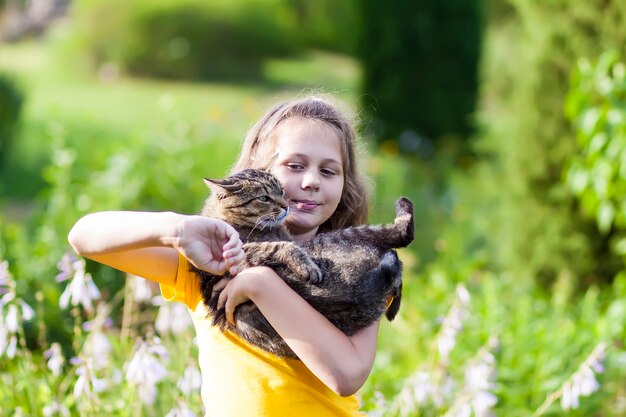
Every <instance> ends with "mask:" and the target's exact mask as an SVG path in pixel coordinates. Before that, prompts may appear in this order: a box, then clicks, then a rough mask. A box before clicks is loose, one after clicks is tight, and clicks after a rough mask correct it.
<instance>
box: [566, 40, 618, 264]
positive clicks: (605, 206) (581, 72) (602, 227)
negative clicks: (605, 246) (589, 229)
mask: <svg viewBox="0 0 626 417" xmlns="http://www.w3.org/2000/svg"><path fill="white" fill-rule="evenodd" d="M623 58H624V57H623V56H622V57H620V55H619V53H618V52H617V51H615V50H611V51H607V52H605V53H604V54H602V55H601V57H600V59H599V60H598V62H597V64H594V65H591V63H590V62H589V61H588V60H584V59H583V60H580V61H579V63H578V66H577V69H576V71H574V73H573V74H572V83H571V90H570V92H569V94H568V96H567V101H566V106H565V110H566V115H567V117H568V119H569V120H571V121H572V122H573V123H574V124H575V126H576V137H577V144H578V149H579V151H578V152H576V153H575V154H573V155H572V156H571V157H570V160H569V164H568V168H567V174H566V182H567V184H568V185H569V186H570V188H571V189H572V190H573V191H574V193H575V194H576V195H577V196H578V198H579V199H580V204H581V207H582V209H583V211H584V212H585V213H586V214H587V215H589V216H590V217H591V218H593V219H595V221H596V224H597V226H598V229H599V231H600V233H602V234H603V235H604V236H605V237H606V239H608V241H609V243H610V246H611V248H612V249H613V251H614V252H615V253H616V254H617V255H620V256H624V255H626V201H624V195H625V194H626V66H625V65H624V62H620V59H622V60H623ZM625 259H626V258H625Z"/></svg>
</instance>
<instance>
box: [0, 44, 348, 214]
mask: <svg viewBox="0 0 626 417" xmlns="http://www.w3.org/2000/svg"><path fill="white" fill-rule="evenodd" d="M57 51H59V48H55V47H50V45H47V44H46V43H41V42H30V43H22V44H16V45H2V46H0V57H2V59H1V60H0V72H3V73H7V74H9V75H11V76H13V77H14V78H15V79H16V80H17V81H18V84H19V85H20V86H21V87H22V88H23V90H24V92H25V94H26V101H25V105H24V109H23V114H22V122H21V130H20V134H19V136H18V138H17V140H16V142H17V143H16V145H15V146H14V148H13V151H12V152H11V154H10V155H9V162H8V163H7V166H6V167H5V168H4V170H3V171H2V172H1V173H0V178H1V179H2V181H0V184H1V185H0V200H8V201H9V204H11V201H13V203H14V200H20V201H24V200H31V199H33V198H35V197H36V196H37V195H38V193H40V192H41V191H42V190H43V188H44V187H45V181H44V179H43V178H42V173H41V171H42V168H43V167H44V166H45V165H47V164H48V162H49V158H50V149H51V148H50V146H51V144H50V141H51V137H52V136H53V134H51V132H53V131H54V130H55V129H56V127H58V126H62V127H63V130H64V132H65V136H66V138H67V140H68V142H69V143H70V144H71V145H72V146H76V147H85V146H88V147H101V146H105V145H109V146H110V145H111V142H116V141H125V140H127V138H128V136H129V135H131V136H132V135H142V134H145V132H154V131H158V130H159V129H160V128H161V127H162V125H163V120H162V119H163V116H164V113H169V114H175V115H177V117H178V118H179V119H180V120H182V121H184V123H185V124H186V128H187V129H188V130H189V134H190V135H192V137H193V138H198V139H201V140H206V139H209V138H220V140H233V141H237V142H239V141H240V140H241V139H242V138H243V136H244V135H245V132H246V131H247V129H248V128H249V127H250V126H251V125H252V124H253V123H254V121H255V120H256V119H258V117H259V116H260V115H261V114H262V113H263V112H264V111H265V110H266V108H267V107H268V105H270V104H271V103H273V102H276V101H278V100H280V99H281V98H283V97H292V96H294V95H298V94H302V93H303V92H307V91H319V92H333V93H335V94H336V95H337V96H339V97H340V98H342V99H344V100H346V101H348V102H349V103H353V102H354V100H355V96H356V93H355V90H354V89H355V88H356V86H357V85H358V77H359V66H358V64H357V63H356V62H355V61H354V60H352V59H351V58H348V57H344V56H338V55H334V54H327V53H322V52H312V53H309V54H306V55H305V57H304V58H302V59H299V60H273V61H269V62H268V63H267V65H266V70H265V74H266V78H267V82H265V83H261V84H250V83H247V84H241V85H240V84H229V83H217V82H216V83H188V82H175V81H165V80H150V79H136V78H130V77H127V76H124V75H123V74H122V75H119V76H118V77H116V78H115V79H113V80H110V79H109V80H107V81H103V80H101V79H100V78H99V77H98V75H97V74H92V73H89V72H88V71H86V70H85V66H84V65H81V64H80V63H72V64H70V65H68V62H65V61H64V55H63V54H62V53H60V52H57ZM103 141H106V142H107V143H106V144H105V143H103ZM155 145H156V144H155Z"/></svg>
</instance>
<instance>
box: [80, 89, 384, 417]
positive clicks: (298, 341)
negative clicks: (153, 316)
mask: <svg viewBox="0 0 626 417" xmlns="http://www.w3.org/2000/svg"><path fill="white" fill-rule="evenodd" d="M245 168H260V169H267V170H269V171H270V172H272V173H273V174H274V175H275V176H276V177H277V178H278V179H279V180H280V181H281V183H282V184H283V186H284V189H285V194H286V196H287V198H288V199H289V201H290V212H289V216H288V217H287V219H286V224H287V227H288V228H289V230H290V231H291V233H292V234H293V236H294V239H295V240H296V241H306V240H308V239H311V238H313V237H314V236H315V234H316V233H318V232H320V231H324V230H333V229H336V228H340V227H347V226H354V225H358V224H362V223H365V221H366V217H367V201H366V192H365V191H366V190H365V187H364V184H363V181H362V179H361V178H360V176H359V174H358V172H357V167H356V158H355V133H354V129H353V127H352V126H351V124H350V123H349V121H348V119H347V118H346V117H345V116H344V115H342V114H341V113H340V112H339V111H338V110H337V108H336V107H335V106H334V105H332V104H331V103H330V102H329V101H327V100H325V99H323V98H320V97H308V98H305V99H302V100H296V101H291V102H287V103H283V104H281V105H278V106H276V107H274V108H273V109H271V110H270V111H269V112H268V113H267V114H266V115H265V116H264V117H262V118H261V120H260V121H259V122H257V124H256V125H255V126H253V127H252V129H251V130H250V131H249V132H248V135H247V137H246V139H245V141H244V144H243V148H242V151H241V154H240V156H239V159H238V161H237V162H236V163H235V165H234V167H233V168H232V172H237V171H240V170H242V169H245ZM69 241H70V243H71V245H72V247H73V248H74V250H76V252H77V253H78V254H80V255H82V256H85V257H88V258H90V259H93V260H96V261H98V262H102V263H104V264H107V265H110V266H112V267H115V268H117V269H120V270H122V271H126V272H129V273H132V274H135V275H139V276H142V277H145V278H147V279H150V280H154V281H156V282H158V283H160V286H161V291H162V294H163V296H164V297H165V298H166V299H167V300H176V301H180V302H183V303H185V304H186V305H187V307H188V308H189V310H190V312H191V315H192V318H193V322H194V325H195V328H196V333H197V339H198V346H199V352H200V354H199V363H200V368H201V370H202V377H203V386H202V400H203V403H204V406H205V409H206V415H207V416H219V417H229V416H268V417H274V416H285V417H287V416H288V417H292V416H316V417H318V416H357V415H360V414H359V412H358V408H359V404H358V401H357V399H356V397H355V396H354V394H355V393H356V391H357V390H358V389H359V388H360V387H361V386H362V385H363V383H364V382H365V380H366V379H367V376H368V375H369V373H370V371H371V368H372V364H373V361H374V356H375V351H376V338H377V334H378V326H379V322H376V323H375V324H373V325H372V326H370V327H369V328H366V329H364V330H362V331H361V332H360V333H358V334H356V335H354V336H352V337H348V336H346V335H345V334H344V333H342V332H341V331H339V330H338V329H337V328H336V327H334V326H333V325H332V324H331V323H330V322H329V321H328V320H327V319H326V318H325V317H324V316H322V315H321V314H320V313H318V312H317V311H316V310H314V309H313V308H312V307H311V306H310V305H309V304H308V303H306V302H305V301H304V300H303V299H302V298H300V296H299V295H297V294H296V293H295V292H294V291H293V290H291V288H289V286H287V285H286V284H285V283H284V281H283V280H282V279H281V278H280V277H279V276H278V275H277V274H276V273H275V272H274V271H273V270H272V269H270V268H267V267H255V268H249V269H246V270H243V271H241V272H239V274H238V275H237V276H236V277H235V278H233V279H232V280H230V281H228V282H225V281H222V282H221V283H220V284H218V285H217V286H216V287H218V288H219V289H222V293H221V295H220V299H219V300H220V301H219V303H220V306H225V308H226V314H227V318H228V320H229V321H231V322H232V321H233V312H234V310H235V307H236V306H237V305H239V304H240V303H242V302H245V301H248V300H251V301H252V302H254V304H256V306H257V307H258V308H259V309H260V310H261V312H262V313H263V315H264V316H265V317H266V318H267V319H268V321H269V322H270V323H271V324H272V326H273V327H274V328H275V329H276V331H277V332H278V333H279V334H280V335H281V336H282V337H283V339H285V341H286V342H287V344H288V345H289V347H290V348H291V349H292V350H293V351H294V352H295V353H296V354H297V355H298V357H299V358H300V360H294V359H284V358H278V357H276V356H274V355H271V354H269V353H266V352H264V351H261V350H259V349H256V348H255V347H253V346H250V345H248V344H246V343H245V342H243V341H242V340H240V339H238V338H237V337H235V336H234V335H232V334H230V333H221V332H220V331H219V330H218V329H217V328H216V327H213V326H211V323H210V320H209V319H207V313H206V310H205V307H204V304H203V303H202V302H201V295H200V289H199V278H198V275H197V274H195V273H193V272H190V265H189V264H193V265H195V266H196V267H198V268H201V269H204V270H207V271H209V272H212V273H217V274H221V273H224V271H226V270H230V272H231V273H232V274H235V273H237V272H238V267H237V265H238V263H239V262H241V260H242V259H243V252H242V249H241V248H242V243H241V241H240V240H239V237H238V236H237V234H236V232H235V231H234V230H233V229H232V227H230V226H229V225H227V224H225V223H223V222H221V221H218V220H216V219H210V218H205V217H200V216H185V215H180V214H175V213H145V212H102V213H95V214H90V215H88V216H85V217H84V218H82V219H80V220H79V221H78V222H77V223H76V225H75V226H74V227H73V228H72V230H71V231H70V234H69Z"/></svg>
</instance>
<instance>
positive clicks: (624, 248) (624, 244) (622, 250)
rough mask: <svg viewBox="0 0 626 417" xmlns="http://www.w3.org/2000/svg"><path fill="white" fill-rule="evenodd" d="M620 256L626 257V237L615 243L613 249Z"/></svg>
mask: <svg viewBox="0 0 626 417" xmlns="http://www.w3.org/2000/svg"><path fill="white" fill-rule="evenodd" d="M613 249H614V250H615V253H617V254H618V255H626V237H623V238H621V239H620V240H618V241H617V242H616V243H615V246H614V248H613Z"/></svg>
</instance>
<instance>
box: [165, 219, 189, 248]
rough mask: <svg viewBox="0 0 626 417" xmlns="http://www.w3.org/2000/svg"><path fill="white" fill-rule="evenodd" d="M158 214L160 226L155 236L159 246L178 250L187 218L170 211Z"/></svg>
mask: <svg viewBox="0 0 626 417" xmlns="http://www.w3.org/2000/svg"><path fill="white" fill-rule="evenodd" d="M159 214H160V219H159V220H158V221H159V224H161V226H162V228H161V230H160V232H159V235H158V236H157V239H158V241H159V244H160V245H161V246H167V247H170V248H174V249H178V248H179V247H180V242H181V240H182V239H183V235H184V230H185V222H187V221H188V217H189V216H186V215H183V214H178V213H174V212H172V211H165V212H162V213H159Z"/></svg>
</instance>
